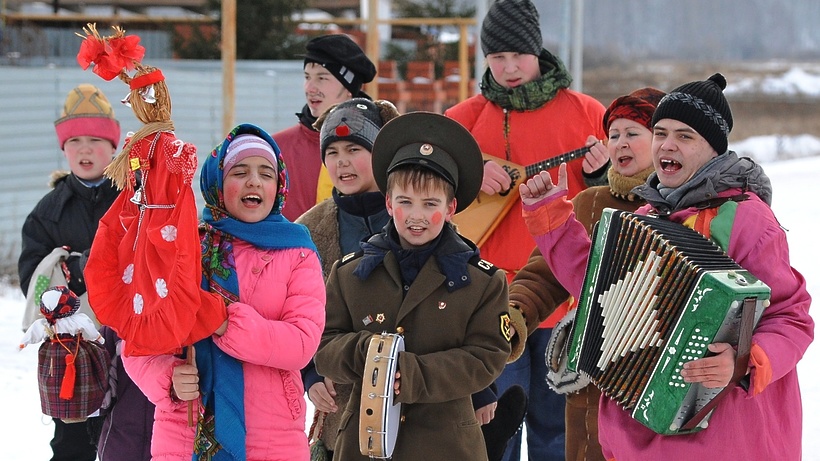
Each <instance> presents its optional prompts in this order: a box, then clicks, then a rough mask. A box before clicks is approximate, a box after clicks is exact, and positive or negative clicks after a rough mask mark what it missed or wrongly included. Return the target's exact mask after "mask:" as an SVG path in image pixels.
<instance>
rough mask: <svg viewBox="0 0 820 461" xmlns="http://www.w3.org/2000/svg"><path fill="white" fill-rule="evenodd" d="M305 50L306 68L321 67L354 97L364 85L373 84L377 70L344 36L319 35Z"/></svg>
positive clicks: (351, 41) (359, 49)
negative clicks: (309, 64)
mask: <svg viewBox="0 0 820 461" xmlns="http://www.w3.org/2000/svg"><path fill="white" fill-rule="evenodd" d="M305 49H306V50H307V53H306V54H305V65H307V64H308V63H311V62H315V63H317V64H321V65H322V67H324V68H325V69H327V70H328V71H329V72H330V73H331V74H333V76H334V77H336V78H337V79H338V80H339V81H340V82H341V83H342V85H343V86H344V87H345V88H347V90H348V91H350V94H352V95H353V96H354V97H355V96H357V95H358V94H359V91H361V89H362V85H363V84H365V83H369V82H371V81H373V78H374V77H375V76H376V66H375V65H374V64H373V62H372V61H370V59H368V57H367V55H365V54H364V51H362V49H361V48H360V47H359V45H357V44H356V42H354V41H353V40H351V39H350V37H348V36H347V35H342V34H332V35H322V36H320V37H316V38H313V39H311V40H310V41H309V42H308V43H307V45H305Z"/></svg>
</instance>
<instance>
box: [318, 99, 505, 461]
mask: <svg viewBox="0 0 820 461" xmlns="http://www.w3.org/2000/svg"><path fill="white" fill-rule="evenodd" d="M331 115H332V113H331ZM323 132H324V129H323ZM326 161H327V160H326ZM372 171H373V175H374V177H375V180H376V184H378V187H379V190H381V191H382V192H383V193H384V194H385V203H386V208H387V212H388V213H389V214H390V216H391V218H392V219H391V220H390V221H389V222H388V223H387V225H385V226H384V229H383V230H382V231H381V232H379V233H377V234H376V235H373V236H372V237H370V238H369V239H368V240H367V242H365V243H363V244H362V245H361V248H362V250H360V251H358V252H356V253H353V254H349V255H347V256H345V257H343V258H342V259H341V260H340V261H338V262H336V263H335V264H334V266H333V268H332V269H331V272H330V276H329V277H328V282H327V288H328V290H327V293H328V294H327V324H326V327H325V332H324V334H323V335H322V342H321V345H320V348H319V351H318V352H317V355H316V370H317V371H318V372H319V373H320V374H321V375H323V376H325V377H327V378H329V379H331V380H333V382H336V383H348V384H352V386H353V390H352V392H351V400H350V403H348V405H347V408H346V411H345V413H344V414H343V415H342V423H341V426H340V428H339V434H338V437H337V440H336V445H335V449H336V450H335V451H336V456H337V457H338V459H344V460H353V459H361V460H366V459H368V456H366V455H363V454H361V451H360V445H359V440H360V438H359V437H360V436H359V432H360V430H359V421H360V417H361V415H360V414H359V412H360V399H361V393H362V383H363V376H362V375H363V373H364V369H363V364H364V361H365V356H366V355H367V345H368V343H369V341H370V338H371V337H372V336H373V335H374V334H378V333H382V332H388V333H396V334H399V335H402V336H403V337H404V341H405V344H406V350H405V351H404V352H400V353H399V354H398V357H397V358H396V360H397V363H398V373H397V374H396V378H397V379H396V382H395V383H394V385H393V386H392V389H393V391H394V392H393V393H392V394H393V395H394V397H393V398H394V399H395V401H396V402H399V403H401V404H402V406H401V421H402V422H400V423H399V425H398V429H397V438H396V440H395V451H393V453H392V459H393V460H395V461H410V460H426V461H436V460H441V461H445V460H446V461H450V460H456V459H457V460H462V459H464V460H466V459H469V460H476V461H481V460H486V459H487V455H486V453H485V451H484V450H483V449H482V447H483V445H484V444H483V436H482V431H481V428H480V422H479V421H477V419H476V414H475V410H474V409H473V403H472V400H471V395H472V394H474V393H476V392H479V391H481V390H483V389H485V388H487V387H488V386H489V385H490V384H491V383H492V382H493V380H494V379H495V377H496V376H497V375H498V374H499V373H500V372H501V369H502V368H503V366H504V363H505V361H506V359H507V357H508V356H509V337H510V335H511V332H510V329H509V328H510V326H509V314H508V313H507V289H506V279H505V277H504V275H503V274H502V273H501V272H500V271H496V270H495V268H494V267H492V265H491V264H489V263H487V262H486V261H484V260H482V259H481V258H480V255H479V251H478V249H477V248H476V247H475V245H474V244H472V242H470V241H469V240H467V239H465V238H463V237H461V236H460V235H459V234H458V233H457V232H456V231H455V229H454V227H453V226H452V225H451V224H450V220H451V218H452V216H453V214H454V213H456V212H458V211H460V210H461V209H462V208H464V207H466V206H467V205H468V204H469V203H471V202H472V201H473V200H474V198H475V196H476V194H477V192H478V190H479V187H480V184H481V173H482V159H481V153H480V151H479V150H478V145H477V144H476V143H475V140H474V139H473V138H472V136H471V135H470V134H469V133H468V132H467V131H466V130H465V129H464V128H463V127H461V125H459V124H458V123H457V122H455V121H453V120H451V119H448V118H446V117H444V116H442V115H438V114H432V113H424V112H416V113H411V114H407V115H402V116H399V117H397V118H395V119H393V120H392V121H390V122H388V123H387V124H386V125H385V126H384V127H383V128H382V129H381V131H380V132H379V135H378V136H377V137H376V140H375V142H374V144H373V153H372ZM368 380H369V378H368Z"/></svg>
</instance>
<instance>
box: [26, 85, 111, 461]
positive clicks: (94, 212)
mask: <svg viewBox="0 0 820 461" xmlns="http://www.w3.org/2000/svg"><path fill="white" fill-rule="evenodd" d="M54 126H55V129H56V131H57V139H58V145H59V146H60V148H61V149H62V151H63V155H64V156H65V158H66V161H67V163H68V167H69V169H70V170H71V171H70V172H66V171H55V172H53V173H52V175H51V186H52V188H53V189H52V190H51V191H50V192H48V193H47V194H46V195H45V196H44V197H43V198H42V199H40V202H39V203H37V205H36V206H35V207H34V210H32V212H31V213H30V214H29V215H28V217H27V218H26V220H25V222H24V223H23V239H22V252H21V254H20V259H19V260H18V266H17V268H18V272H19V275H20V288H21V289H22V290H23V293H27V292H28V288H29V284H30V283H35V281H36V280H37V274H36V273H35V272H36V270H37V266H38V265H39V264H40V262H41V261H42V260H43V259H44V258H46V257H47V256H49V254H50V253H51V252H52V251H54V250H55V249H58V248H61V247H67V250H66V256H67V257H66V258H65V259H63V260H62V262H64V263H65V264H64V265H63V267H64V268H65V269H67V278H68V286H69V288H70V289H71V291H73V292H74V293H76V294H77V296H82V295H85V292H86V288H85V279H84V277H83V269H82V267H83V265H84V262H85V259H86V257H87V256H88V249H89V248H91V241H92V239H93V238H94V234H95V232H96V231H97V223H98V222H99V220H100V219H101V218H102V216H103V214H104V213H105V212H106V210H108V207H109V206H111V204H112V203H113V202H114V199H115V198H116V197H117V195H118V191H117V189H115V188H114V186H113V185H112V184H111V180H109V179H106V178H105V177H103V170H104V169H105V167H106V166H108V164H109V163H111V160H112V159H113V158H114V153H115V152H116V148H117V145H118V144H119V142H120V124H119V122H118V121H117V119H116V118H114V111H113V109H112V108H111V104H110V103H109V102H108V99H107V98H106V97H105V95H104V94H103V92H102V91H100V90H99V89H98V88H97V87H95V86H93V85H89V84H81V85H79V86H77V87H76V88H73V89H72V90H71V91H70V92H69V93H68V96H67V97H66V100H65V104H64V105H63V112H62V116H61V117H60V118H59V119H57V120H56V121H55V122H54ZM48 272H49V273H50V272H51V270H50V268H49V270H48ZM83 297H85V296H83ZM86 307H87V304H86ZM32 320H33V319H32ZM24 328H25V325H24ZM53 420H54V425H55V426H54V438H53V439H52V440H51V448H52V450H53V452H54V456H53V457H52V458H51V460H52V461H58V460H74V461H84V460H88V461H94V460H95V459H96V458H97V449H96V443H97V440H92V436H91V435H90V434H89V428H90V427H93V425H94V424H96V423H98V422H99V421H98V418H88V419H87V420H86V421H83V422H79V423H71V424H67V423H65V422H63V421H61V420H60V419H57V418H54V419H53Z"/></svg>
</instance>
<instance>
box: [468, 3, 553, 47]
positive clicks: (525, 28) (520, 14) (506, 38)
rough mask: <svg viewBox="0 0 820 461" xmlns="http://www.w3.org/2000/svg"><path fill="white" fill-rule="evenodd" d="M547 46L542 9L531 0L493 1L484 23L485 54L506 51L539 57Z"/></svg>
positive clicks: (482, 35) (482, 39) (482, 31)
mask: <svg viewBox="0 0 820 461" xmlns="http://www.w3.org/2000/svg"><path fill="white" fill-rule="evenodd" d="M543 47H544V44H543V41H542V40H541V24H540V23H539V22H538V10H537V9H536V8H535V5H533V3H532V2H531V1H530V0H499V1H497V2H495V3H493V5H492V6H491V7H490V10H489V11H488V12H487V16H486V17H484V22H483V23H482V24H481V50H482V51H484V56H487V55H488V54H490V53H501V52H505V51H511V52H515V53H523V54H534V55H536V56H538V55H539V54H541V49H542V48H543Z"/></svg>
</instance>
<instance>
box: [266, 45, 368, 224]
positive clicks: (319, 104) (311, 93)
mask: <svg viewBox="0 0 820 461" xmlns="http://www.w3.org/2000/svg"><path fill="white" fill-rule="evenodd" d="M305 51H306V53H305V55H304V58H305V62H304V69H305V82H304V90H305V99H306V100H307V103H306V104H305V106H304V107H303V108H302V111H301V112H299V113H297V114H296V117H298V119H299V123H297V124H296V125H294V126H292V127H290V128H286V129H284V130H282V131H280V132H278V133H274V135H273V139H274V140H275V141H276V144H277V145H278V146H279V148H280V149H282V156H283V157H284V159H285V161H287V162H288V164H289V165H299V167H298V168H293V169H291V170H290V171H289V173H290V191H289V192H288V205H287V206H286V207H285V208H284V209H283V210H282V215H283V216H284V217H286V218H288V220H290V221H295V220H296V218H298V217H299V216H301V215H302V213H304V212H305V211H307V210H309V209H310V207H312V206H313V205H315V204H316V203H317V201H321V200H323V199H325V198H327V197H329V195H327V196H326V197H320V199H319V200H317V192H316V188H317V184H318V182H319V172H320V171H321V169H322V157H321V150H320V148H319V132H318V131H316V130H315V129H314V128H313V124H314V123H315V122H316V119H317V118H318V117H319V116H320V115H322V114H323V113H324V112H325V111H326V110H327V109H328V108H330V107H331V106H333V105H335V104H338V103H341V102H344V101H347V100H349V99H352V98H367V99H370V97H369V96H368V95H367V94H365V93H364V92H363V91H362V85H364V84H365V83H369V82H371V81H373V78H374V77H375V76H376V66H375V65H373V63H372V62H371V61H370V59H368V58H367V55H365V54H364V51H362V49H361V48H360V47H359V45H357V44H356V43H355V42H354V41H353V40H351V39H350V37H348V36H347V35H341V34H334V35H322V36H320V37H316V38H314V39H311V40H310V41H309V42H308V43H307V45H305ZM327 193H328V194H329V193H330V187H328V191H327Z"/></svg>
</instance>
